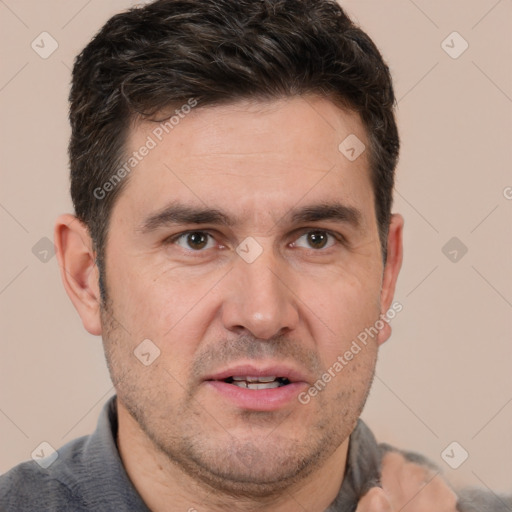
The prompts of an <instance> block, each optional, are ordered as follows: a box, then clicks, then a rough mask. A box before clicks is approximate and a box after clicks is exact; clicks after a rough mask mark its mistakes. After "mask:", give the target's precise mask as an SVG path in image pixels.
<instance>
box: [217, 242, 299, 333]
mask: <svg viewBox="0 0 512 512" xmlns="http://www.w3.org/2000/svg"><path fill="white" fill-rule="evenodd" d="M271 252H272V251H271V250H270V249H267V250H266V251H264V253H263V254H262V255H261V256H260V257H259V258H258V259H257V260H256V261H254V262H252V263H247V262H246V261H244V260H243V259H242V258H239V259H238V260H237V261H236V263H235V268H234V269H233V270H232V271H231V272H230V273H229V278H228V279H227V280H226V281H225V282H224V287H225V295H224V297H225V298H224V300H223V304H222V322H223V325H224V327H225V328H226V329H228V330H230V331H232V332H235V333H236V334H238V335H243V334H249V333H250V334H251V335H252V336H254V337H255V338H258V339H270V338H272V337H274V336H278V335H284V334H286V333H288V332H290V331H292V330H294V329H296V327H297V324H298V322H299V312H298V307H297V306H298V304H297V298H296V296H295V295H294V293H293V291H292V286H293V283H291V279H290V272H289V270H288V271H287V269H286V264H285V263H284V262H283V263H282V264H281V265H279V264H278V262H276V261H275V257H274V256H273V255H272V254H271Z"/></svg>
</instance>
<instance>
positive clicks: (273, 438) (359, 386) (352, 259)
mask: <svg viewBox="0 0 512 512" xmlns="http://www.w3.org/2000/svg"><path fill="white" fill-rule="evenodd" d="M154 129H155V124H154V123H149V122H139V123H135V125H134V127H133V129H132V130H131V133H130V136H129V139H128V141H127V153H131V152H132V151H134V150H136V149H137V148H140V147H141V146H142V145H143V144H144V143H145V142H146V140H147V137H148V136H151V134H152V130H154ZM350 134H355V135H356V136H357V137H358V138H359V139H360V140H361V141H363V143H364V144H366V145H367V146H368V141H367V138H366V134H365V131H364V128H363V126H362V123H361V121H360V119H359V117H358V116H357V115H356V114H353V113H350V112H347V111H344V110H341V109H339V108H338V107H336V106H335V105H334V104H333V103H331V102H330V101H328V100H327V99H322V98H318V97H314V96H313V97H304V98H299V97H295V98H291V99H283V100H275V101H272V102H249V101H243V102H237V103H233V104H229V105H223V106H216V107H209V108H203V109H202V108H196V109H194V110H193V111H192V112H191V113H190V114H188V115H187V116H186V117H185V118H184V119H182V120H181V121H180V123H179V125H177V126H176V127H175V128H174V129H173V131H172V132H170V133H169V135H168V136H166V137H165V138H164V139H163V140H162V141H161V142H159V143H158V144H157V145H156V147H155V148H154V149H152V150H151V151H150V152H149V154H148V155H147V156H146V157H145V158H144V159H143V160H142V161H141V162H140V163H139V164H138V165H137V167H136V168H135V169H134V170H133V171H132V172H131V174H130V176H129V178H127V183H125V185H126V186H125V188H124V189H123V190H122V193H121V194H120V196H119V197H118V200H117V202H116V204H115V206H114V208H113V211H112V216H111V219H110V227H109V234H108V239H107V246H106V288H107V293H108V301H107V303H106V304H103V305H102V304H101V303H100V293H99V287H98V277H99V275H98V269H97V266H96V265H95V254H94V251H93V249H92V242H91V239H90V237H89V234H88V231H87V229H86V227H85V226H84V225H82V223H81V222H80V221H78V220H76V219H75V218H74V217H73V216H71V215H63V216H61V217H60V218H59V219H58V220H57V224H56V229H55V242H56V246H57V252H58V258H59V264H60V267H61V275H62V278H63V282H64V286H65V288H66V290H67V292H68V294H69V296H70V298H71V300H72V301H73V303H74V305H75V307H76V308H77V310H78V312H79V314H80V317H81V319H82V322H83V324H84V327H85V328H86V329H87V330H88V331H89V332H90V333H91V334H95V335H101V336H102V338H103V343H104V347H105V354H106V358H107V363H108V366H109V370H110V373H111V377H112V380H113V383H114V385H115V388H116V391H117V396H118V398H117V406H118V416H119V432H118V447H119V451H120V455H121V458H122V461H123V464H124V466H125V468H126V471H127V473H128V475H129V477H130V479H131V480H132V482H133V483H134V485H135V487H136V489H137V490H138V492H139V493H140V495H141V496H142V498H143V499H144V501H145V502H146V504H147V505H148V507H149V508H150V509H151V510H153V511H156V512H159V511H166V510H171V509H172V510H191V509H192V510H193V509H196V510H197V511H201V510H208V511H217V510H219V511H220V510H240V511H260V510H261V511H262V510H269V509H272V510H273V511H276V512H280V511H289V510H297V509H300V508H301V507H303V508H304V509H305V510H308V511H311V512H314V511H322V510H324V509H325V508H327V506H328V505H329V504H330V502H331V501H332V500H333V499H334V498H335V496H336V495H337V493H338V490H339V487H340V485H341V482H342V480H343V476H344V468H345V463H346V454H347V448H348V436H349V435H350V432H351V431H352V430H353V428H354V426H355V423H356V421H357V418H358V417H359V415H360V413H361V410H362V408H363V406H364V403H365V401H366V397H367V394H368V391H369V388H370V385H371V381H372V378H373V373H374V369H375V363H376V358H377V352H378V347H379V346H380V345H381V344H382V343H383V342H384V341H386V340H387V339H388V337H389V335H390V327H389V325H387V324H386V325H385V327H384V328H383V329H382V330H381V331H380V332H379V334H378V336H376V337H374V338H371V339H370V340H369V342H368V344H367V345H366V346H365V347H364V349H363V350H361V352H360V353H359V354H357V357H355V358H354V359H353V360H352V361H350V364H348V365H347V366H346V367H345V368H344V369H343V371H341V372H339V373H338V374H337V375H336V377H335V378H333V379H332V380H331V382H330V383H329V384H328V385H327V386H326V387H325V389H324V390H323V391H321V392H320V393H318V395H317V396H315V397H314V398H313V399H312V400H311V401H310V402H309V403H308V404H307V405H303V404H301V403H300V402H299V401H298V400H291V401H290V402H289V403H286V404H285V405H284V406H282V407H280V408H278V409H277V410H273V411H255V410H251V409H246V408H241V407H239V406H237V405H235V404H233V403H232V402H231V401H230V400H229V399H227V398H226V397H225V396H224V395H222V394H220V393H218V392H217V391H216V390H215V389H213V388H212V387H211V386H209V385H208V384H207V383H205V382H204V380H203V379H204V378H205V377H206V376H207V375H211V374H212V373H215V372H217V371H219V370H223V369H225V368H226V367H228V366H230V365H231V366H232V365H234V364H246V363H251V364H253V365H263V364H268V363H270V362H272V363H282V364H286V365H288V366H292V367H293V368H295V369H297V370H299V371H300V372H301V373H302V375H303V377H304V378H303V383H302V388H301V390H302V391H304V390H307V388H308V387H309V386H311V385H312V384H313V383H314V382H315V381H316V380H317V379H318V378H319V377H320V376H321V375H322V373H323V372H324V371H325V370H326V369H327V368H329V367H331V366H332V364H333V363H334V362H335V361H336V359H337V357H338V356H339V355H343V354H344V353H345V352H346V351H347V350H348V349H349V348H350V345H351V343H352V340H354V339H355V338H356V336H357V335H358V334H359V333H360V332H362V331H363V330H364V329H365V328H367V327H370V326H372V325H374V324H375V322H376V321H377V320H378V319H379V315H380V314H383V313H385V312H386V311H387V310H388V309H389V308H390V306H391V303H392V298H393V293H394V288H395V283H396V279H397V276H398V273H399V269H400V265H401V260H402V225H403V220H402V218H401V217H400V216H399V215H394V216H393V217H392V221H391V226H390V229H389V234H388V239H387V247H388V256H387V261H386V265H385V266H384V264H383V261H382V252H381V246H380V241H379V236H378V227H377V221H376V217H375V208H374V195H373V190H372V186H371V182H370V172H369V165H368V160H367V156H368V155H367V152H364V153H363V154H362V155H361V156H360V157H359V158H358V159H357V160H355V161H354V162H350V161H349V160H348V159H347V158H346V157H345V156H344V155H343V154H342V153H341V152H340V151H339V150H338V146H339V144H340V142H341V141H343V140H344V139H345V138H346V137H347V136H348V135H350ZM177 202H179V204H180V205H181V206H185V207H190V208H210V209H211V208H215V209H217V210H221V211H222V212H223V213H224V214H225V215H226V216H229V217H230V218H232V221H233V222H232V223H231V224H230V225H229V226H228V225H225V224H218V223H210V222H209V223H190V222H187V223H183V222H179V223H173V224H166V225H163V226H160V227H158V229H155V230H151V231H148V230H144V224H145V220H147V219H148V217H151V216H152V215H154V214H155V213H158V212H161V211H162V210H163V209H164V208H165V207H166V206H168V205H169V204H173V205H176V203H177ZM333 203H341V204H342V205H344V206H347V207H350V208H352V209H353V210H354V211H356V212H357V218H358V222H357V223H355V222H349V221H347V220H339V219H323V220H318V221H314V222H311V221H307V222H304V221H301V222H296V221H294V220H293V219H292V218H291V215H290V212H291V211H295V210H298V209H301V208H303V207H306V206H315V205H319V204H333ZM190 231H193V232H195V233H196V240H197V239H198V238H197V236H198V234H197V232H198V231H200V232H201V233H202V234H203V238H201V236H199V239H201V240H203V241H206V245H201V244H199V245H197V244H196V245H194V243H192V246H191V245H190V242H191V239H190V238H187V237H186V236H185V235H183V234H184V233H187V232H190ZM311 232H315V233H316V238H311V236H310V235H311ZM320 232H321V233H320ZM308 233H309V235H308ZM319 233H320V234H319ZM329 233H332V236H331V235H330V234H329ZM181 235H183V236H181ZM247 237H252V238H254V239H255V240H256V241H257V243H258V244H259V246H260V248H261V250H262V253H261V255H259V257H258V258H257V259H256V260H255V261H254V262H252V263H247V262H246V261H245V260H244V259H243V258H241V257H240V256H239V254H237V252H236V248H237V247H238V246H239V244H240V243H241V242H243V241H244V240H245V239H246V238H247ZM319 239H320V240H322V241H325V242H326V245H325V246H322V244H320V247H319V246H317V245H315V244H316V242H317V241H318V240H319ZM312 241H313V242H315V244H312ZM322 243H323V242H322ZM145 339H149V340H151V341H152V343H154V345H155V346H157V347H158V349H159V350H160V355H159V357H158V358H156V359H155V360H154V362H153V363H152V364H151V365H149V366H145V365H143V364H141V362H140V361H139V360H138V359H137V358H136V357H135V355H134V350H135V349H136V348H137V346H138V345H139V344H140V343H141V341H142V340H145ZM370 499H374V498H373V497H372V496H370ZM363 505H364V504H363ZM365 506H366V505H365ZM371 510H373V509H371Z"/></svg>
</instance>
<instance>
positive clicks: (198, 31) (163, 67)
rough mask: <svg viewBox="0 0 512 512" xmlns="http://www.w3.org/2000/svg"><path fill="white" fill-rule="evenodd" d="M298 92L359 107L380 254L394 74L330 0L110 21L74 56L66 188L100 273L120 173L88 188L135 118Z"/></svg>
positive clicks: (393, 132) (156, 11)
mask: <svg viewBox="0 0 512 512" xmlns="http://www.w3.org/2000/svg"><path fill="white" fill-rule="evenodd" d="M306 93H314V94H318V95H322V96H325V97H328V98H330V99H332V100H333V101H334V102H337V103H339V104H340V105H342V106H344V107H348V108H349V109H351V110H353V111H355V112H357V113H358V114H359V115H360V117H361V120H362V122H363V124H364V126H365V129H366V131H367V136H368V138H369V141H370V148H369V157H370V166H371V178H372V184H373V189H374V195H375V209H376V217H377V222H378V227H379V233H380V238H381V244H382V248H383V253H384V257H385V249H386V235H387V230H388V227H389V221H390V216H391V205H392V191H393V183H394V170H395V167H396V163H397V159H398V151H399V137H398V131H397V126H396V122H395V117H394V106H395V96H394V92H393V85H392V81H391V76H390V73H389V69H388V67H387V65H386V64H385V62H384V61H383V58H382V56H381V54H380V52H379V51H378V49H377V48H376V46H375V44H374V43H373V42H372V40H371V39H370V38H369V37H368V35H367V34H366V33H365V32H363V31H362V30H361V29H360V28H358V27H357V26H356V25H355V24H354V23H353V22H352V21H351V20H350V19H349V17H348V16H347V15H346V14H345V13H344V11H343V10H342V8H341V7H340V6H339V5H338V4H337V3H336V2H335V1H334V0H157V1H155V2H153V3H150V4H147V5H145V6H142V7H136V8H133V9H130V10H128V11H126V12H123V13H121V14H117V15H115V16H113V17H112V18H111V19H110V20H108V21H107V23H106V24H105V25H104V26H103V28H102V29H101V30H100V31H99V33H98V34H97V35H96V36H95V37H94V38H93V40H92V41H91V42H90V43H89V44H88V45H87V46H86V47H85V49H84V50H83V51H82V52H81V53H80V55H79V56H78V57H77V58H76V61H75V64H74V68H73V80H72V87H71V93H70V122H71V128H72V134H71V140H70V144H69V156H70V166H71V197H72V200H73V204H74V207H75V213H76V216H77V217H78V218H79V219H80V220H81V221H82V222H84V223H85V224H86V226H87V227H88V229H89V232H90V235H91V238H92V240H93V243H94V248H95V251H96V253H97V262H98V266H99V269H100V276H101V275H102V271H104V266H103V256H104V251H105V243H106V238H107V233H108V227H109V217H110V214H111V211H112V208H113V206H114V204H115V201H116V198H117V197H118V196H119V194H120V192H121V190H122V189H123V186H124V185H126V182H127V178H125V179H124V180H123V181H122V182H121V183H120V184H119V186H116V187H115V188H113V190H112V191H111V192H109V193H108V194H106V195H105V197H101V198H98V197H97V194H95V192H94V191H95V190H97V189H98V187H102V185H103V184H104V183H106V182H107V181H108V180H109V178H110V177H111V176H113V175H114V173H115V172H116V170H117V169H118V168H119V166H120V165H121V164H122V162H123V155H124V149H125V141H126V137H127V132H128V129H129V127H130V125H131V121H132V120H133V119H134V118H135V117H137V116H140V117H148V118H151V116H154V115H155V114H157V113H158V112H161V111H163V110H164V109H166V108H167V107H169V106H170V105H173V104H184V103H186V102H187V101H188V100H190V98H195V100H196V101H197V104H198V106H199V107H201V106H208V105H214V104H219V103H225V102H232V101H236V100H239V99H247V98H256V99H263V100H265V99H274V98H279V97H283V96H293V95H301V94H306ZM340 142H341V141H340ZM100 282H101V279H100ZM104 291H105V290H104V289H102V296H103V293H104Z"/></svg>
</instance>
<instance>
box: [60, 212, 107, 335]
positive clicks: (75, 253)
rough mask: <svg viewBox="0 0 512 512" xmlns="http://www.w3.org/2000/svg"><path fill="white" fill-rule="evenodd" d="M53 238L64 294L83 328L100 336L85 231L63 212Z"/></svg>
mask: <svg viewBox="0 0 512 512" xmlns="http://www.w3.org/2000/svg"><path fill="white" fill-rule="evenodd" d="M54 238H55V247H56V249H57V259H58V262H59V267H60V275H61V278H62V282H63V284H64V288H65V290H66V293H67V294H68V296H69V298H70V299H71V302H72V303H73V305H74V306H75V308H76V310H77V311H78V314H79V315H80V318H81V319H82V323H83V325H84V327H85V329H86V330H87V331H88V332H90V333H91V334H94V335H100V334H101V321H100V318H101V317H100V292H99V283H98V278H99V273H98V267H97V266H96V263H95V254H94V251H93V249H92V247H93V244H92V240H91V237H90V235H89V230H88V229H87V227H86V226H85V225H84V224H83V223H82V222H81V221H80V220H78V219H77V218H76V217H75V216H73V215H70V214H64V215H61V216H59V217H58V219H57V221H56V223H55V232H54Z"/></svg>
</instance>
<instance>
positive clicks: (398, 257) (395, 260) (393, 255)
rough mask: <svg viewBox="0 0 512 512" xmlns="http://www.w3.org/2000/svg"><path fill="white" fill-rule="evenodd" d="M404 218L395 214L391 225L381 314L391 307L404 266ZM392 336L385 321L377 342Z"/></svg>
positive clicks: (379, 342)
mask: <svg viewBox="0 0 512 512" xmlns="http://www.w3.org/2000/svg"><path fill="white" fill-rule="evenodd" d="M403 227H404V219H403V217H402V216H401V215H398V214H393V215H392V216H391V222H390V225H389V232H388V240H387V258H386V265H385V267H384V275H383V278H382V289H381V292H380V304H381V315H385V314H386V312H387V311H388V310H389V308H390V307H391V302H392V301H393V296H394V295H395V286H396V281H397V279H398V274H399V272H400V268H401V266H402V256H403V244H402V232H403ZM390 336H391V326H390V325H389V323H388V322H384V328H383V329H381V330H380V331H379V335H378V337H377V343H378V344H379V345H381V344H382V343H384V342H385V341H386V340H387V339H388V338H389V337H390Z"/></svg>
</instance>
